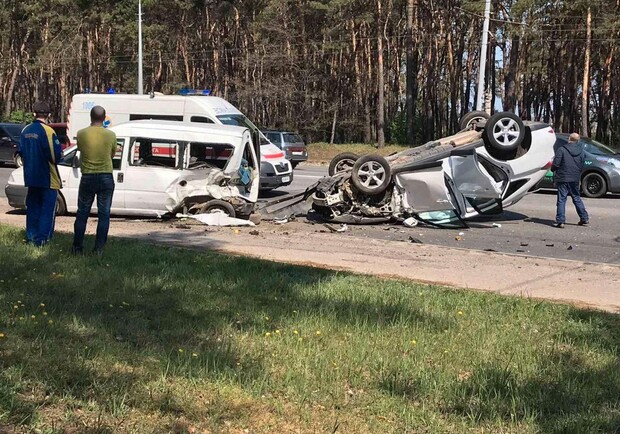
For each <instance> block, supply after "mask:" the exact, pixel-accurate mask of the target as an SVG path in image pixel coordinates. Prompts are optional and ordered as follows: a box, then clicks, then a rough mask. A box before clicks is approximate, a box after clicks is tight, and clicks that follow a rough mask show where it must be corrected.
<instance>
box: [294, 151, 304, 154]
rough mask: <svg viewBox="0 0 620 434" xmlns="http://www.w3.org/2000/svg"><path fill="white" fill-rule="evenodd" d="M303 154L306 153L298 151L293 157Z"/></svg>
mask: <svg viewBox="0 0 620 434" xmlns="http://www.w3.org/2000/svg"><path fill="white" fill-rule="evenodd" d="M303 154H304V153H303V152H301V151H298V152H293V155H303Z"/></svg>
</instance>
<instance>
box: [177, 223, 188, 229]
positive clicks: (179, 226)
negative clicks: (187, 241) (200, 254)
mask: <svg viewBox="0 0 620 434" xmlns="http://www.w3.org/2000/svg"><path fill="white" fill-rule="evenodd" d="M174 227H175V228H176V229H191V228H192V227H191V226H190V225H186V224H181V225H174Z"/></svg>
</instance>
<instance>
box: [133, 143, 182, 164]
mask: <svg viewBox="0 0 620 434" xmlns="http://www.w3.org/2000/svg"><path fill="white" fill-rule="evenodd" d="M178 151H179V144H178V143H177V142H175V141H172V140H161V139H145V138H141V137H138V138H136V139H134V142H133V144H132V146H131V149H130V152H129V162H130V164H131V165H132V166H139V167H144V166H156V167H170V168H172V169H174V168H176V167H177V164H178Z"/></svg>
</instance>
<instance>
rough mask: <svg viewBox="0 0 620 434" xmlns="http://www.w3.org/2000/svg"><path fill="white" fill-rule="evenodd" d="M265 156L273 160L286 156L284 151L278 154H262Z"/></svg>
mask: <svg viewBox="0 0 620 434" xmlns="http://www.w3.org/2000/svg"><path fill="white" fill-rule="evenodd" d="M262 156H263V157H265V158H266V159H268V160H273V159H276V158H284V152H280V153H277V154H262Z"/></svg>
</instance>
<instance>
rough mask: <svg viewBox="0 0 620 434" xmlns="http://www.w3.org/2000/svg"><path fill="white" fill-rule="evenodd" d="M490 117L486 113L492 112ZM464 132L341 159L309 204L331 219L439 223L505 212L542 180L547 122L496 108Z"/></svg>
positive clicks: (551, 139)
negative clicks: (385, 154) (524, 118)
mask: <svg viewBox="0 0 620 434" xmlns="http://www.w3.org/2000/svg"><path fill="white" fill-rule="evenodd" d="M487 117H488V116H487ZM467 128H470V129H467V130H463V131H461V132H460V133H458V134H456V135H454V136H451V137H446V138H443V139H440V140H437V141H433V142H430V143H427V144H426V145H423V146H419V147H416V148H412V149H408V150H405V151H403V152H400V153H397V154H394V155H391V156H389V157H387V158H383V157H381V156H379V155H365V156H362V157H357V156H353V165H352V167H351V166H349V165H340V166H339V165H338V164H337V163H338V160H339V159H340V158H344V159H346V160H347V161H349V162H350V161H351V159H352V156H351V154H344V155H343V156H342V157H340V156H336V157H335V159H334V160H335V162H334V161H333V162H332V164H331V165H330V167H341V170H340V171H335V172H334V174H333V175H332V176H329V177H326V178H323V179H321V180H320V181H319V183H318V185H317V186H316V187H315V191H314V193H313V196H312V203H313V205H312V207H313V209H314V211H315V213H317V214H318V215H319V216H320V217H322V218H323V219H325V220H327V221H334V222H340V223H358V224H364V223H380V222H387V221H390V220H396V221H403V220H405V219H407V218H409V217H413V218H415V219H416V220H418V221H421V222H425V223H428V224H431V225H433V226H440V227H455V226H462V225H464V223H463V220H464V219H467V218H471V217H474V216H477V215H480V214H490V213H493V214H495V213H498V212H501V211H502V210H503V209H504V208H507V207H509V206H511V205H513V204H515V203H517V202H518V201H519V200H521V199H522V198H523V197H524V196H525V195H526V194H527V193H528V192H529V191H530V190H531V189H532V188H533V187H534V186H536V184H537V183H538V182H539V181H540V180H541V179H542V178H543V177H544V175H545V173H546V172H547V170H548V168H549V167H550V166H551V161H552V159H553V144H554V143H555V140H556V137H555V134H554V132H553V129H552V128H550V127H549V125H546V124H543V123H537V122H523V121H522V120H521V119H520V118H519V117H517V116H516V115H514V114H513V113H506V112H504V113H497V114H495V115H494V116H492V117H490V118H489V119H482V120H480V121H478V122H475V123H473V124H470V125H468V126H467Z"/></svg>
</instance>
